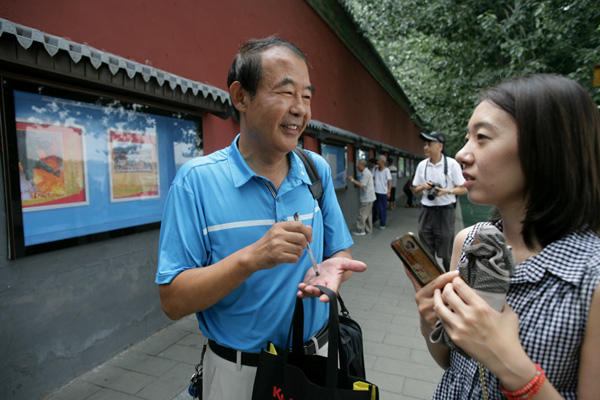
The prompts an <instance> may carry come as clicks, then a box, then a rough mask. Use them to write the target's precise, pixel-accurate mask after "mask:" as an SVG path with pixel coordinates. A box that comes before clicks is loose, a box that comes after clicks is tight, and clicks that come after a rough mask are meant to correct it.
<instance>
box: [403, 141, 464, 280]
mask: <svg viewBox="0 0 600 400" xmlns="http://www.w3.org/2000/svg"><path fill="white" fill-rule="evenodd" d="M419 138H421V139H422V140H424V141H425V147H424V150H425V156H427V158H426V159H425V160H423V161H421V162H420V163H419V165H418V166H417V171H416V172H415V177H414V179H413V186H414V189H413V193H414V194H415V195H417V196H418V195H420V194H421V193H423V196H422V198H421V210H420V212H419V239H421V241H422V242H423V244H425V246H426V247H427V248H428V250H429V251H430V253H431V254H432V255H433V256H436V255H437V256H438V257H440V258H441V259H442V260H443V264H444V269H445V270H446V271H448V270H449V268H450V257H451V256H452V242H453V240H454V208H455V206H456V196H457V195H461V194H465V193H467V189H466V188H465V187H464V186H463V185H464V183H465V178H464V177H463V175H462V169H461V168H460V164H459V163H458V162H457V161H456V160H455V159H453V158H450V157H446V156H445V155H444V154H443V150H444V143H446V138H445V137H444V135H443V134H442V133H440V132H431V133H421V134H420V135H419Z"/></svg>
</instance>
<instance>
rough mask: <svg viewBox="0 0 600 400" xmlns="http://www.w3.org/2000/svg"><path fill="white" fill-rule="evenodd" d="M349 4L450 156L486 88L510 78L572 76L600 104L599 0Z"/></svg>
mask: <svg viewBox="0 0 600 400" xmlns="http://www.w3.org/2000/svg"><path fill="white" fill-rule="evenodd" d="M342 1H343V2H344V3H345V4H346V7H347V8H348V10H349V11H350V13H351V14H352V16H353V18H354V19H355V20H356V22H357V23H358V25H359V27H360V28H361V29H362V30H363V31H364V33H365V35H366V36H367V37H368V38H369V39H370V40H371V42H372V43H373V45H374V46H375V48H376V49H377V50H378V51H379V53H380V54H381V56H382V58H383V59H384V60H385V62H386V63H387V64H388V67H389V68H390V70H391V71H392V73H393V74H394V76H395V77H396V78H397V80H398V83H399V84H400V86H401V87H402V89H403V90H404V91H405V93H406V94H407V96H408V97H409V99H410V100H411V102H412V103H413V105H414V107H415V109H416V110H417V113H418V114H419V116H420V117H421V119H422V120H423V122H424V123H425V126H426V127H427V128H428V129H430V130H438V131H441V132H444V133H445V134H446V135H447V137H448V150H449V152H448V153H449V154H454V153H455V152H456V151H457V150H458V147H459V143H460V142H461V141H462V137H463V135H464V132H465V127H466V124H467V122H468V119H469V117H470V114H471V112H472V110H473V106H474V104H475V101H476V99H477V95H478V93H479V92H480V91H481V89H482V88H485V87H488V86H490V85H493V84H495V83H498V82H499V81H501V80H504V79H507V78H510V77H514V76H518V75H524V74H528V73H555V74H560V75H565V76H568V77H570V78H573V79H575V80H576V81H578V82H579V83H581V84H582V85H583V86H584V87H586V88H587V89H588V90H589V92H590V93H591V94H592V96H593V97H594V100H595V101H596V103H597V104H600V91H599V89H598V88H593V86H592V78H593V68H594V66H595V65H596V64H600V2H599V1H598V0H571V1H567V0H544V1H540V0H537V1H536V0H512V1H508V0H342Z"/></svg>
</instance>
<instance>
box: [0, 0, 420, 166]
mask: <svg viewBox="0 0 600 400" xmlns="http://www.w3.org/2000/svg"><path fill="white" fill-rule="evenodd" d="M0 17H2V18H6V19H8V20H10V21H12V22H15V23H19V24H22V25H25V26H28V27H31V28H36V29H39V30H40V31H43V32H45V33H49V34H52V35H56V36H60V37H64V38H67V39H69V40H72V41H75V42H78V43H84V44H87V45H89V46H92V47H95V48H97V49H99V50H103V51H106V52H109V53H113V54H116V55H119V56H121V57H125V58H128V59H131V60H134V61H137V62H139V63H146V64H149V65H151V66H153V67H155V68H158V69H161V70H164V71H167V72H170V73H173V74H175V75H180V76H182V77H185V78H189V79H192V80H195V81H199V82H203V83H206V84H209V85H212V86H216V87H219V88H221V89H224V90H226V76H227V71H228V69H229V65H230V63H231V60H232V58H233V55H234V54H235V52H236V51H237V49H238V47H239V45H240V44H241V43H243V42H244V41H246V40H247V39H250V38H254V37H264V36H268V35H271V34H278V35H280V36H282V37H284V38H286V39H289V40H291V41H292V42H294V43H296V44H297V45H298V46H299V47H300V48H301V49H302V50H304V52H305V53H307V54H308V57H309V62H310V64H311V65H312V69H311V70H310V74H311V80H312V83H313V85H314V86H315V87H316V95H315V98H314V101H313V108H312V111H313V119H315V120H318V121H321V122H324V123H327V124H329V125H333V126H335V127H338V128H342V129H345V130H348V131H351V132H354V133H357V134H359V135H361V136H365V137H368V138H371V139H374V140H377V141H380V142H383V143H386V144H389V145H391V146H394V147H398V148H401V149H404V150H407V151H409V152H412V153H416V154H421V153H422V143H421V142H420V141H419V140H418V133H419V130H418V129H417V128H416V127H415V126H414V124H413V123H412V121H410V120H409V119H408V116H407V115H406V113H405V112H404V111H403V110H402V109H401V108H400V107H399V106H398V105H397V104H396V103H395V102H394V101H393V100H392V99H391V97H390V96H389V95H388V94H387V93H386V92H385V90H383V88H381V87H380V86H379V85H378V84H377V83H376V82H375V80H374V79H373V78H372V77H371V75H370V74H369V73H368V72H367V71H366V69H365V68H364V67H363V66H362V65H361V64H360V62H359V61H358V60H357V59H356V58H355V57H354V56H353V55H352V53H351V52H350V51H349V50H348V49H347V48H346V47H345V46H344V45H343V44H342V43H341V42H340V41H339V40H338V38H337V36H335V34H334V33H333V31H331V29H329V27H328V26H327V25H326V24H325V23H324V22H323V21H322V20H321V18H320V17H319V16H318V14H317V13H316V12H315V11H314V10H313V9H312V8H311V7H310V6H309V5H308V4H307V3H306V2H305V1H302V0H285V1H282V0H253V1H244V0H237V1H236V0H217V1H215V0H177V1H168V2H167V1H160V0H126V1H122V0H103V1H82V0H55V1H47V0H3V1H2V5H1V6H0ZM213 118H214V117H210V118H209V120H205V123H204V132H205V137H204V138H205V152H207V153H209V152H211V151H214V150H216V149H218V148H221V147H223V146H225V145H228V144H229V143H230V142H231V139H232V137H233V136H234V134H235V133H236V131H237V129H238V128H237V126H236V124H235V123H233V122H231V121H217V120H218V119H217V118H214V119H215V121H212V119H213ZM213 128H218V129H220V130H223V131H224V132H222V133H220V132H219V133H220V134H218V135H216V134H215V133H214V131H213Z"/></svg>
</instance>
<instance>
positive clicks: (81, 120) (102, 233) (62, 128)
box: [2, 80, 202, 258]
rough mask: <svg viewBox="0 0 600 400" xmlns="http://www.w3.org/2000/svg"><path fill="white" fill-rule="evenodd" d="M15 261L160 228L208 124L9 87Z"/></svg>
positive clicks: (74, 95) (7, 155) (94, 98)
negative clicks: (173, 186) (175, 183)
mask: <svg viewBox="0 0 600 400" xmlns="http://www.w3.org/2000/svg"><path fill="white" fill-rule="evenodd" d="M2 91H3V93H2V94H3V97H2V99H3V102H2V106H3V108H4V115H6V121H5V125H4V126H5V127H6V132H3V135H2V143H3V146H2V147H3V149H2V151H3V161H4V162H3V168H4V176H5V180H4V182H5V192H6V196H7V199H8V201H6V202H5V204H6V208H7V217H8V218H7V228H8V232H9V258H16V257H22V256H26V255H29V254H36V253H41V252H45V251H50V250H54V249H58V248H62V247H68V246H76V245H79V244H82V243H87V242H91V241H96V240H101V239H106V238H112V237H116V236H121V235H125V234H131V233H135V232H140V231H143V230H148V229H156V228H158V227H159V226H160V221H161V218H162V211H163V207H164V203H165V200H166V194H167V192H168V187H169V185H170V183H171V181H172V180H173V178H174V177H175V173H176V172H177V169H178V168H179V167H180V166H181V165H182V164H183V163H185V162H186V161H187V160H189V159H191V158H193V157H197V156H199V155H202V137H201V123H202V121H201V119H200V117H199V116H196V115H190V114H186V113H184V112H181V111H173V110H164V109H161V108H158V107H156V106H148V105H145V104H143V103H133V102H131V101H125V100H120V99H117V98H114V97H110V96H105V95H99V94H89V93H80V92H72V91H69V90H67V89H64V88H61V87H57V86H53V85H47V86H44V85H41V84H39V83H28V82H23V81H16V80H4V81H3V82H2Z"/></svg>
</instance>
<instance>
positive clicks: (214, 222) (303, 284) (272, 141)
mask: <svg viewBox="0 0 600 400" xmlns="http://www.w3.org/2000/svg"><path fill="white" fill-rule="evenodd" d="M227 84H228V87H229V94H230V97H231V102H232V104H233V106H234V107H235V109H236V110H237V112H238V113H239V121H240V134H239V135H238V136H237V137H236V138H235V139H234V141H233V143H232V144H231V146H229V147H227V148H225V149H222V150H220V151H217V152H215V153H213V154H210V155H208V156H205V157H201V158H197V159H194V160H191V161H190V162H188V163H186V164H185V165H184V166H183V167H182V168H181V169H180V170H179V172H178V173H177V176H176V178H175V180H174V181H173V183H172V185H171V188H170V190H169V194H168V198H167V202H166V204H165V210H164V217H163V222H162V227H161V236H160V245H159V264H158V271H157V274H156V283H158V284H159V292H160V297H161V303H162V307H163V310H164V311H165V313H166V314H167V315H168V316H169V317H170V318H173V319H178V318H181V317H183V316H186V315H189V314H191V313H196V315H197V317H198V322H199V326H200V329H201V330H202V333H203V334H204V336H206V337H207V338H208V339H209V348H208V351H207V354H206V357H205V360H204V384H203V386H204V388H203V396H204V399H205V400H211V399H234V398H235V399H250V397H251V394H252V385H253V381H254V376H255V373H256V363H257V360H258V354H259V353H260V351H261V348H264V347H266V345H267V341H271V342H273V343H274V344H275V345H277V346H280V347H284V346H285V342H286V338H287V334H288V330H289V327H290V324H291V320H292V314H293V310H294V303H295V300H296V296H300V297H304V298H308V299H307V300H305V306H304V312H305V332H304V339H305V341H306V343H307V345H306V348H307V351H309V352H313V353H315V352H316V353H317V354H323V352H324V351H326V350H324V349H326V345H325V346H324V341H323V338H324V337H326V335H324V334H323V332H324V331H325V328H326V321H327V316H328V305H327V304H324V303H323V302H320V301H319V300H322V301H326V296H325V295H323V296H322V297H320V299H319V296H320V295H321V293H320V291H319V290H318V289H317V288H315V287H314V285H326V286H328V287H329V288H331V289H333V290H334V291H336V292H337V290H338V289H339V287H340V284H341V283H342V281H344V280H346V279H348V278H349V277H350V275H351V274H352V273H353V272H356V271H358V272H360V271H364V270H365V269H366V265H365V264H364V263H362V262H359V261H356V260H352V257H351V255H350V251H349V250H348V248H349V247H350V246H351V245H352V243H353V242H352V239H351V237H350V233H349V231H348V228H347V227H346V224H345V222H344V217H343V215H342V212H341V210H340V207H339V204H338V202H337V198H336V195H335V191H334V187H333V182H332V180H331V170H330V168H329V166H328V165H327V162H326V161H325V160H324V159H323V158H322V157H321V156H319V155H317V154H315V153H310V152H309V154H310V156H311V157H312V159H313V161H314V162H315V164H316V167H317V170H318V172H319V175H320V177H321V180H322V182H323V189H324V194H323V198H322V207H320V206H319V203H318V202H317V201H316V200H315V199H314V198H313V196H312V194H311V192H310V191H309V189H308V185H309V184H310V183H311V182H310V179H309V177H308V174H307V172H306V170H305V167H304V164H303V163H302V161H301V160H300V159H299V157H298V156H297V155H295V154H294V153H293V152H292V150H293V149H294V148H295V147H296V146H297V141H298V138H299V137H300V135H301V133H302V131H303V130H304V128H305V127H306V126H307V124H308V122H309V120H310V116H311V109H310V103H311V98H312V96H313V91H314V90H313V86H312V85H311V83H310V79H309V74H308V68H307V62H306V55H305V54H304V53H302V51H300V50H299V49H298V48H297V47H296V46H295V45H294V44H292V43H290V42H287V41H284V40H282V39H279V38H276V37H270V38H266V39H260V40H252V41H250V42H248V43H246V44H245V45H244V46H242V47H241V49H240V52H239V53H238V54H237V56H236V57H235V59H234V61H233V64H232V65H231V68H230V72H229V76H228V78H227ZM295 214H297V215H298V217H297V219H298V221H295V218H294V215H295ZM307 242H311V243H312V250H313V251H314V254H315V257H316V258H317V261H318V262H320V264H319V266H318V268H319V272H320V274H319V275H316V274H315V272H314V271H313V269H312V268H311V261H310V258H309V256H308V255H307V252H306V251H305V249H306V247H307ZM323 260H325V261H323ZM311 338H315V340H312V339H311ZM325 354H326V353H325Z"/></svg>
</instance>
